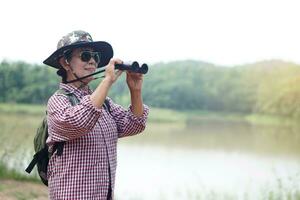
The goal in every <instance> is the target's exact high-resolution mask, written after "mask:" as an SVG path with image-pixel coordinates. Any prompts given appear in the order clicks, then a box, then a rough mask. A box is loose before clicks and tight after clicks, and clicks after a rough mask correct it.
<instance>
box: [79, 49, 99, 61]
mask: <svg viewBox="0 0 300 200" xmlns="http://www.w3.org/2000/svg"><path fill="white" fill-rule="evenodd" d="M79 57H80V59H81V60H82V61H83V62H89V61H90V60H91V58H94V60H95V62H96V63H97V64H99V62H100V52H92V51H82V52H81V53H80V54H79Z"/></svg>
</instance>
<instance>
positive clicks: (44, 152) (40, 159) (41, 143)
mask: <svg viewBox="0 0 300 200" xmlns="http://www.w3.org/2000/svg"><path fill="white" fill-rule="evenodd" d="M56 93H58V94H64V95H66V96H67V97H68V99H69V101H70V102H71V104H72V106H74V105H76V104H78V103H79V100H78V99H77V98H76V96H75V95H74V94H73V93H70V92H68V91H65V90H63V89H59V90H57V91H56ZM103 106H104V108H105V109H106V110H108V112H109V113H110V105H109V103H108V100H105V101H104V104H103ZM47 138H48V124H47V115H46V116H45V117H44V119H43V121H42V122H41V124H40V125H39V127H38V129H37V132H36V135H35V137H34V141H33V144H34V150H35V154H34V156H33V159H32V161H31V162H30V164H29V165H28V167H27V168H26V169H25V171H26V172H27V173H29V174H30V173H31V171H32V170H33V168H34V166H35V165H37V170H38V174H39V176H40V178H41V180H42V182H43V183H44V184H45V185H47V186H48V179H47V168H48V163H49V159H50V157H51V154H50V153H49V152H48V145H47V144H46V140H47ZM64 144H65V142H57V143H55V144H54V146H53V150H52V154H53V153H54V152H55V151H57V156H61V155H62V153H63V148H64Z"/></svg>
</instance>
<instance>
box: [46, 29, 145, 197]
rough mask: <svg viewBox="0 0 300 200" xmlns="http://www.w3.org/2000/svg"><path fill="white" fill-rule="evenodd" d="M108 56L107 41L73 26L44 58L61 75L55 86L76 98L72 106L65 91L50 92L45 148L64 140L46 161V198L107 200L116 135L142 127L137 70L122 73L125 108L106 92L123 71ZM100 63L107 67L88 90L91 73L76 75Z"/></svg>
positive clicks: (112, 177)
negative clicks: (128, 102)
mask: <svg viewBox="0 0 300 200" xmlns="http://www.w3.org/2000/svg"><path fill="white" fill-rule="evenodd" d="M112 56H113V50H112V47H111V45H110V44H108V43H107V42H103V41H98V42H94V41H93V40H92V37H91V35H90V34H89V33H87V32H84V31H74V32H72V33H69V34H67V35H66V36H64V37H63V38H62V39H61V40H60V41H59V42H58V45H57V50H56V51H55V52H54V53H53V54H52V55H51V56H49V57H48V58H47V59H46V60H45V61H44V64H46V65H49V66H51V67H54V68H57V69H58V72H57V73H58V75H60V76H61V77H62V83H60V85H59V88H60V89H61V90H64V91H66V92H67V93H69V94H72V95H73V96H75V98H76V99H77V100H78V103H77V104H75V105H73V104H71V102H70V100H69V98H68V97H67V95H65V94H62V93H54V94H53V95H52V96H51V98H50V99H49V101H48V105H47V113H48V118H47V120H48V126H49V128H48V131H49V137H48V139H47V144H48V145H49V147H50V148H49V149H50V152H51V150H53V146H54V145H55V144H58V143H62V142H63V149H62V150H61V152H60V153H58V151H53V152H52V153H53V154H52V156H51V158H50V161H49V165H48V174H47V177H48V186H49V197H50V199H60V200H61V199H72V200H75V199H76V200H79V199H83V200H87V199H89V200H91V199H97V200H98V199H112V197H113V191H114V182H115V173H116V166H117V140H118V138H120V137H124V136H130V135H135V134H138V133H141V132H142V131H143V130H144V129H145V126H146V119H147V115H148V111H149V109H148V107H147V106H146V105H144V104H143V101H142V95H141V94H142V82H143V75H142V74H138V73H131V72H126V82H127V85H128V88H129V91H130V95H131V105H130V106H129V108H128V109H124V108H123V107H121V106H120V105H118V104H115V103H114V102H113V101H112V100H111V99H110V98H109V97H107V94H108V91H109V89H110V87H111V86H112V84H113V83H115V81H116V80H117V79H118V77H119V76H120V75H121V73H122V71H115V64H120V63H122V61H121V60H119V59H112ZM102 66H106V68H105V77H104V79H103V80H102V81H101V82H100V83H99V85H98V86H97V87H96V89H95V91H91V89H90V88H89V86H88V84H89V83H90V82H91V81H92V80H93V77H92V76H90V77H87V78H84V79H80V78H81V77H85V76H87V75H89V74H91V73H93V72H95V70H96V68H97V67H102ZM78 79H80V80H78Z"/></svg>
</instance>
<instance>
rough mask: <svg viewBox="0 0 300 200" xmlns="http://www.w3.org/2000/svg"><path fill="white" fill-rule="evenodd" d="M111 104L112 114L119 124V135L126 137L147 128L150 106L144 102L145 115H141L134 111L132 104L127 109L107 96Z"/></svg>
mask: <svg viewBox="0 0 300 200" xmlns="http://www.w3.org/2000/svg"><path fill="white" fill-rule="evenodd" d="M107 99H108V101H109V104H110V109H111V115H112V117H113V119H114V120H115V122H116V124H117V129H118V137H119V138H120V137H126V136H131V135H136V134H138V133H141V132H142V131H143V130H144V129H145V128H146V122H147V118H148V114H149V107H148V106H147V105H145V104H143V110H144V111H143V115H142V116H140V117H137V116H135V115H134V114H133V113H132V110H131V108H132V106H131V105H130V106H129V108H128V109H127V110H126V109H125V108H123V107H122V106H120V105H118V104H115V103H114V102H113V101H112V100H111V99H110V98H107Z"/></svg>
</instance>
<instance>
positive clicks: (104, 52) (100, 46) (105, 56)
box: [43, 41, 114, 69]
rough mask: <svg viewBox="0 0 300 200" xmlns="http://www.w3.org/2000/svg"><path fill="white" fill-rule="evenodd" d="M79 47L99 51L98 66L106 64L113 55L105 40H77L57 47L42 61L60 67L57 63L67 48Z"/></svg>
mask: <svg viewBox="0 0 300 200" xmlns="http://www.w3.org/2000/svg"><path fill="white" fill-rule="evenodd" d="M81 47H91V48H92V49H93V50H94V51H97V52H100V63H99V64H98V68H99V67H103V66H105V65H107V64H108V63H109V61H110V59H111V58H112V57H113V55H114V52H113V48H112V46H111V45H110V44H109V43H107V42H104V41H97V42H78V43H74V44H71V45H67V46H64V47H62V48H60V49H57V50H56V51H55V52H54V53H52V54H51V55H50V56H49V57H48V58H47V59H46V60H44V61H43V63H44V64H46V65H49V66H51V67H54V68H57V69H60V68H61V67H62V66H61V65H60V63H59V59H60V58H61V57H62V56H63V53H64V52H65V51H66V50H68V49H76V48H81Z"/></svg>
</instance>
